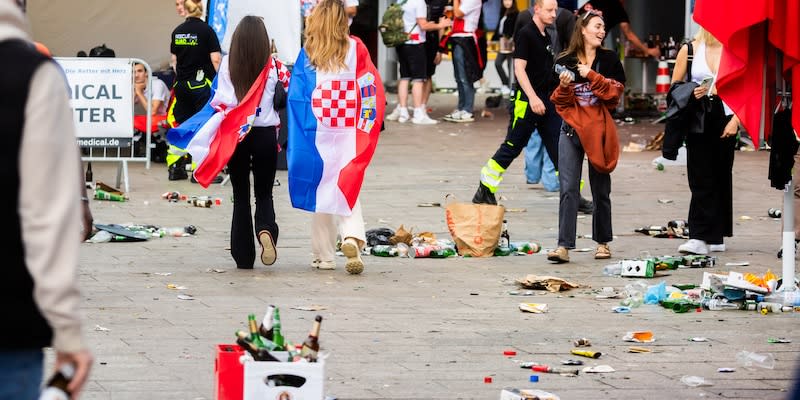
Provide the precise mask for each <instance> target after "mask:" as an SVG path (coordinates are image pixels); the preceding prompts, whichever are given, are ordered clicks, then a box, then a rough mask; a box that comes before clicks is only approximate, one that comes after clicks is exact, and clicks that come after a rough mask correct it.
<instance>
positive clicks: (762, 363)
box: [736, 350, 775, 369]
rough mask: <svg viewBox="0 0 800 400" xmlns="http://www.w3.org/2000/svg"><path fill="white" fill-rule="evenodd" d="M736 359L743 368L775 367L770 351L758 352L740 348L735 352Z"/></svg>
mask: <svg viewBox="0 0 800 400" xmlns="http://www.w3.org/2000/svg"><path fill="white" fill-rule="evenodd" d="M736 360H737V361H739V363H740V364H742V366H743V367H745V368H753V367H758V368H766V369H773V368H775V357H774V356H773V355H772V353H766V354H759V353H753V352H751V351H747V350H742V351H740V352H738V353H736Z"/></svg>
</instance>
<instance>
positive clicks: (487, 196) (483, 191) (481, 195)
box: [472, 183, 497, 205]
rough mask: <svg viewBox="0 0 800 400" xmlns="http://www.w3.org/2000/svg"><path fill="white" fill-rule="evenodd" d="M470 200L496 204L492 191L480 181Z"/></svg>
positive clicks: (478, 202) (476, 202)
mask: <svg viewBox="0 0 800 400" xmlns="http://www.w3.org/2000/svg"><path fill="white" fill-rule="evenodd" d="M472 202H473V203H475V204H491V205H497V199H495V198H494V193H492V191H491V190H489V188H488V187H486V186H484V185H483V184H482V183H478V191H476V192H475V196H473V197H472Z"/></svg>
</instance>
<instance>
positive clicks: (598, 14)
mask: <svg viewBox="0 0 800 400" xmlns="http://www.w3.org/2000/svg"><path fill="white" fill-rule="evenodd" d="M590 15H592V16H596V17H600V18H603V12H602V11H600V10H593V9H592V10H586V12H585V13H584V14H583V18H582V19H583V20H584V21H585V20H586V18H589V16H590Z"/></svg>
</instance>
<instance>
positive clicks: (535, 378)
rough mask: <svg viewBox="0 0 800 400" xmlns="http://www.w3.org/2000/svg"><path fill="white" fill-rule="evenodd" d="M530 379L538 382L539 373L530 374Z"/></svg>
mask: <svg viewBox="0 0 800 400" xmlns="http://www.w3.org/2000/svg"><path fill="white" fill-rule="evenodd" d="M530 381H531V382H539V375H531V377H530Z"/></svg>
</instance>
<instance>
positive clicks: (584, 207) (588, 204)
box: [578, 196, 594, 215]
mask: <svg viewBox="0 0 800 400" xmlns="http://www.w3.org/2000/svg"><path fill="white" fill-rule="evenodd" d="M593 209H594V204H592V201H591V200H586V199H584V198H583V196H581V200H580V202H578V212H580V213H583V214H589V215H591V214H592V210H593Z"/></svg>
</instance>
